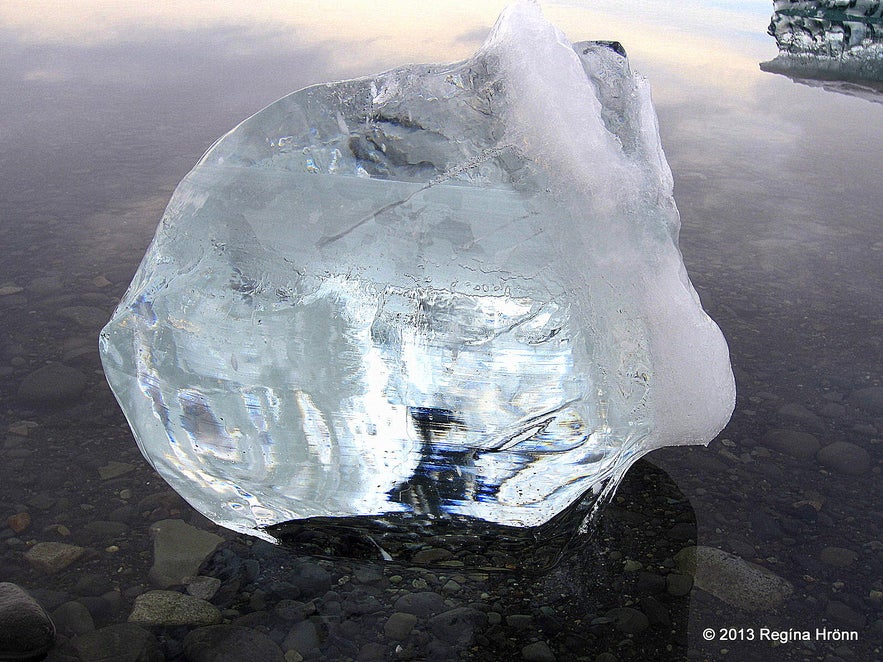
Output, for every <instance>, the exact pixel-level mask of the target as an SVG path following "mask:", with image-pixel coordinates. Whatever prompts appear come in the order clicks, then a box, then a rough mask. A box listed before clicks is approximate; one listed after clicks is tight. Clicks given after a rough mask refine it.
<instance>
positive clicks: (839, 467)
mask: <svg viewBox="0 0 883 662" xmlns="http://www.w3.org/2000/svg"><path fill="white" fill-rule="evenodd" d="M816 459H817V460H818V461H819V464H821V465H822V466H824V467H827V468H828V469H833V470H834V471H836V472H837V473H841V474H846V475H850V476H857V475H860V474H863V473H865V472H866V471H868V469H869V468H870V465H871V458H870V456H869V455H868V452H867V451H866V450H865V449H864V448H862V447H861V446H856V445H855V444H851V443H849V442H848V441H835V442H834V443H832V444H828V445H827V446H825V447H824V448H822V449H821V450H820V451H819V452H818V453H817V454H816Z"/></svg>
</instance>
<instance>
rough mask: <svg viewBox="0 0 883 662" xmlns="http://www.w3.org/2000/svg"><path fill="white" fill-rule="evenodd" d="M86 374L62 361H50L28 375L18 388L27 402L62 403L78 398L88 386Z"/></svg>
mask: <svg viewBox="0 0 883 662" xmlns="http://www.w3.org/2000/svg"><path fill="white" fill-rule="evenodd" d="M86 381H87V380H86V375H84V374H83V373H82V372H80V371H79V370H77V369H76V368H71V367H70V366H66V365H63V364H61V363H50V364H49V365H45V366H43V367H42V368H38V369H37V370H35V371H34V372H32V373H30V374H29V375H27V376H26V377H25V378H24V379H23V380H22V382H21V385H20V386H19V388H18V397H19V398H20V399H22V400H24V401H26V402H30V403H34V404H45V405H60V404H66V403H69V402H71V401H73V400H76V399H77V398H78V397H79V395H80V394H81V393H82V392H83V390H85V388H86Z"/></svg>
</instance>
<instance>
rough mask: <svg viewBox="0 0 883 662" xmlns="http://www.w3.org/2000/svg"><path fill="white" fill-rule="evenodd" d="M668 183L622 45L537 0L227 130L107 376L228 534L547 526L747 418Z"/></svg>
mask: <svg viewBox="0 0 883 662" xmlns="http://www.w3.org/2000/svg"><path fill="white" fill-rule="evenodd" d="M672 189H673V183H672V176H671V172H670V170H669V167H668V164H667V162H666V160H665V156H664V154H663V151H662V146H661V144H660V139H659V131H658V127H657V120H656V114H655V111H654V109H653V105H652V102H651V99H650V90H649V86H648V84H647V82H646V81H645V80H644V79H643V78H642V77H640V76H638V75H636V74H635V73H634V72H633V71H632V70H631V68H630V65H629V61H628V59H627V57H626V56H625V51H624V50H623V48H622V47H621V46H620V45H619V44H618V43H616V42H581V43H576V44H572V43H571V42H569V41H568V39H567V38H566V37H565V35H564V34H563V33H562V32H561V31H560V30H558V29H557V28H555V27H554V26H552V25H551V24H549V23H548V22H547V21H546V20H545V19H544V18H543V16H542V14H541V12H540V10H539V7H538V6H537V5H536V4H534V3H530V2H519V3H516V4H514V5H512V6H511V7H509V8H508V9H507V10H506V11H504V12H503V14H502V15H501V17H500V18H499V20H498V22H497V23H496V25H495V26H494V28H493V29H492V31H491V33H490V35H489V36H488V38H487V41H486V42H485V44H484V45H483V46H482V47H481V48H480V49H479V50H478V52H477V53H476V54H475V55H474V56H472V57H471V58H470V59H468V60H465V61H462V62H457V63H453V64H431V65H409V66H404V67H401V68H398V69H394V70H392V71H388V72H386V73H382V74H379V75H377V76H371V77H366V78H360V79H357V80H348V81H342V82H337V83H328V84H323V85H316V86H313V87H309V88H306V89H303V90H300V91H298V92H294V93H292V94H290V95H288V96H286V97H284V98H283V99H280V100H279V101H277V102H275V103H273V104H271V105H270V106H268V107H267V108H265V109H264V110H262V111H260V112H259V113H257V114H256V115H254V116H253V117H251V118H249V119H247V120H245V121H244V122H243V123H242V124H240V125H239V126H237V127H236V128H235V129H233V130H232V131H230V132H229V133H228V134H227V135H225V136H223V137H222V138H221V139H219V140H218V141H217V142H216V143H215V144H214V145H213V146H212V147H211V149H210V150H209V151H208V152H207V153H206V154H205V156H204V157H203V158H202V159H201V160H200V161H199V163H198V164H197V165H196V166H195V167H194V169H193V170H192V171H191V172H190V173H189V174H188V175H187V176H186V177H185V179H184V180H183V181H182V182H181V183H180V185H179V186H178V188H177V189H176V191H175V193H174V195H173V197H172V199H171V201H170V203H169V205H168V208H167V209H166V211H165V213H164V215H163V218H162V220H161V222H160V224H159V227H158V229H157V232H156V236H155V238H154V240H153V242H152V244H151V245H150V247H149V248H148V250H147V253H146V255H145V256H144V259H143V261H142V263H141V266H140V268H139V270H138V272H137V274H136V275H135V278H134V280H133V282H132V284H131V286H130V288H129V290H128V292H127V293H126V295H125V297H124V299H123V300H122V301H121V302H120V304H119V306H118V308H117V309H116V311H115V312H114V314H113V317H112V319H111V320H110V321H109V322H108V324H107V326H106V327H105V328H104V329H103V331H102V332H101V338H100V349H101V356H102V361H103V365H104V370H105V373H106V375H107V379H108V382H109V383H110V385H111V388H112V389H113V392H114V394H115V395H116V398H117V399H118V401H119V403H120V405H121V407H122V409H123V411H124V412H125V414H126V416H127V418H128V421H129V424H130V425H131V428H132V431H133V433H134V435H135V438H136V440H137V442H138V445H139V447H140V449H141V451H142V452H143V453H144V455H145V457H146V458H147V459H148V460H149V461H150V462H151V464H152V465H153V466H154V467H155V468H156V470H157V471H158V472H159V473H160V474H161V475H162V476H163V478H164V479H165V480H166V481H168V482H169V484H170V485H171V486H172V487H174V488H175V489H176V490H177V491H178V492H179V493H180V494H181V495H182V496H184V497H185V498H186V499H187V500H188V501H189V502H190V503H191V504H192V505H193V506H194V507H195V508H196V509H197V510H199V511H200V512H202V513H203V514H205V515H206V516H207V517H209V518H210V519H212V520H213V521H215V522H217V523H218V524H221V525H224V526H226V527H229V528H231V529H234V530H236V531H241V532H244V533H249V534H251V535H256V536H259V537H263V538H265V539H270V540H273V539H275V538H276V536H275V535H274V534H273V533H272V527H276V526H279V525H282V524H284V523H286V522H292V521H294V522H300V521H305V520H312V519H321V520H323V521H326V522H327V521H329V520H332V521H333V520H335V519H336V518H337V519H339V520H341V521H344V520H348V519H351V518H359V517H366V518H372V520H373V521H377V520H379V519H383V518H389V519H390V520H395V522H396V523H397V524H400V523H402V522H404V523H405V524H407V522H408V521H415V522H420V523H422V524H426V523H429V524H430V525H432V524H433V523H438V522H441V521H444V522H448V523H460V524H469V523H476V522H479V523H482V524H487V525H488V526H491V525H493V526H502V527H508V528H509V529H511V528H523V529H532V528H536V527H542V526H544V525H546V524H548V523H549V522H553V521H557V520H556V518H557V517H558V516H560V515H561V514H562V513H564V512H566V511H569V510H570V509H572V508H573V507H574V505H575V504H578V503H582V500H583V499H584V497H590V499H589V501H591V503H596V501H597V500H598V499H599V498H601V497H602V496H607V495H609V494H611V493H612V490H613V489H614V488H615V486H616V484H617V483H618V482H619V480H620V479H621V478H622V476H623V475H624V473H625V472H626V470H627V469H628V467H629V466H630V465H631V464H632V463H634V462H635V461H636V460H637V459H638V458H639V457H641V456H642V455H644V454H646V453H647V452H649V451H651V450H653V449H655V448H660V447H663V446H672V445H680V444H707V443H708V442H709V441H710V440H711V439H712V438H714V437H715V435H717V434H718V432H720V430H721V429H722V428H723V427H724V425H725V424H726V423H727V421H728V420H729V417H730V415H731V413H732V410H733V407H734V402H735V386H734V381H733V374H732V370H731V368H730V361H729V352H728V348H727V344H726V341H725V340H724V337H723V335H722V334H721V332H720V330H719V329H718V327H717V325H716V324H715V323H714V322H713V321H712V320H711V319H710V318H709V317H708V316H707V315H706V314H705V312H704V311H703V309H702V306H701V303H700V301H699V297H698V295H697V293H696V291H695V290H694V289H693V286H692V285H691V283H690V280H689V278H688V276H687V272H686V269H685V267H684V263H683V261H682V259H681V254H680V252H679V249H678V243H677V237H678V230H679V226H680V221H679V216H678V211H677V208H676V206H675V202H674V198H673V194H672ZM582 516H583V517H584V516H585V513H583V515H582ZM371 542H372V543H375V540H374V539H373V538H372V539H371ZM375 544H376V543H375ZM378 549H379V547H378ZM381 551H382V550H381Z"/></svg>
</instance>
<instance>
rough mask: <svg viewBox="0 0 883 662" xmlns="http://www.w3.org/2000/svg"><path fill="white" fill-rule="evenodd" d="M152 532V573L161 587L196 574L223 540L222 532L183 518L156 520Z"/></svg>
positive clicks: (171, 584)
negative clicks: (189, 522) (199, 525)
mask: <svg viewBox="0 0 883 662" xmlns="http://www.w3.org/2000/svg"><path fill="white" fill-rule="evenodd" d="M150 536H151V538H153V567H152V568H151V569H150V574H149V577H150V581H151V583H152V584H153V585H154V586H157V587H159V588H168V587H169V586H173V585H176V584H184V583H185V582H186V581H187V579H189V578H190V577H193V576H195V575H196V574H197V571H198V570H199V566H200V565H202V562H203V561H205V560H206V559H207V558H208V557H209V556H210V555H211V554H212V552H214V551H215V549H216V548H217V546H218V545H219V544H220V543H221V542H222V541H223V538H221V537H220V536H218V535H215V534H214V533H211V532H210V531H203V530H202V529H197V528H196V527H194V526H190V525H189V524H187V523H186V522H184V521H183V520H180V519H167V520H162V521H159V522H155V523H154V524H153V525H152V526H151V527H150Z"/></svg>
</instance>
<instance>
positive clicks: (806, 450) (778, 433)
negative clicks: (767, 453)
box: [763, 429, 821, 459]
mask: <svg viewBox="0 0 883 662" xmlns="http://www.w3.org/2000/svg"><path fill="white" fill-rule="evenodd" d="M763 443H764V445H765V446H767V447H769V448H772V449H773V450H776V451H779V452H780V453H784V454H785V455H790V456H791V457H794V458H797V459H809V458H811V457H813V456H814V455H815V454H816V453H817V452H818V450H819V448H820V447H821V444H820V443H819V440H818V439H817V438H816V437H815V436H814V435H812V434H809V433H808V432H800V431H798V430H784V429H774V430H770V431H769V432H767V433H766V434H765V435H764V436H763Z"/></svg>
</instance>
